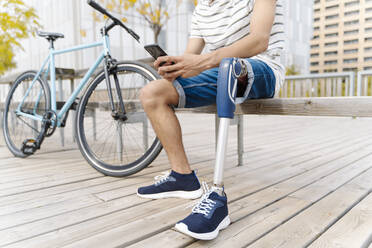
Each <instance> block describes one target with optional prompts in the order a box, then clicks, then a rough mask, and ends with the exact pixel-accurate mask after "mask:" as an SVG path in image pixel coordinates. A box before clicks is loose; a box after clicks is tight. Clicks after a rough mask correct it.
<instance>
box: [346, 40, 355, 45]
mask: <svg viewBox="0 0 372 248" xmlns="http://www.w3.org/2000/svg"><path fill="white" fill-rule="evenodd" d="M357 43H358V39H354V40H345V41H344V44H345V45H350V44H357Z"/></svg>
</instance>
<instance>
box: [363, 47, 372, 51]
mask: <svg viewBox="0 0 372 248" xmlns="http://www.w3.org/2000/svg"><path fill="white" fill-rule="evenodd" d="M364 51H365V52H372V47H366V48H364Z"/></svg>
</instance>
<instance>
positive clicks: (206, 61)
mask: <svg viewBox="0 0 372 248" xmlns="http://www.w3.org/2000/svg"><path fill="white" fill-rule="evenodd" d="M268 39H269V37H264V35H261V37H258V36H257V35H256V36H253V35H248V36H246V37H245V38H243V39H241V40H239V41H237V42H235V43H234V44H232V45H230V46H227V47H223V48H220V49H217V50H216V51H213V52H210V53H207V54H203V55H202V57H203V59H202V61H201V63H200V66H201V67H203V69H210V68H213V67H218V66H219V64H220V62H221V60H222V59H224V58H232V57H236V58H250V57H253V56H255V55H257V54H260V53H262V52H264V51H266V49H267V46H268Z"/></svg>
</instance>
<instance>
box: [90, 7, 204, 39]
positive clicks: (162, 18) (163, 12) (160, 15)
mask: <svg viewBox="0 0 372 248" xmlns="http://www.w3.org/2000/svg"><path fill="white" fill-rule="evenodd" d="M99 1H101V3H105V7H106V8H107V9H108V10H110V11H113V12H115V13H117V14H120V15H123V14H124V13H128V12H129V11H132V10H133V9H134V10H135V11H136V12H137V13H138V14H139V15H140V16H141V17H142V18H143V19H144V20H145V21H146V23H147V24H148V25H149V27H150V28H151V30H152V31H153V34H154V42H155V43H158V40H159V34H160V32H161V31H162V29H163V27H164V26H165V25H166V24H167V22H168V20H169V18H170V14H169V13H172V12H173V11H174V10H176V9H177V8H178V7H179V5H180V3H181V2H182V0H151V1H150V0H99ZM188 1H192V2H193V3H194V4H196V3H197V1H196V0H188ZM93 15H94V18H95V19H96V20H99V18H98V17H97V15H96V14H93ZM132 16H133V15H132ZM123 21H127V19H126V18H123Z"/></svg>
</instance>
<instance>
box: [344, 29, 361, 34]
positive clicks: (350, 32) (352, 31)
mask: <svg viewBox="0 0 372 248" xmlns="http://www.w3.org/2000/svg"><path fill="white" fill-rule="evenodd" d="M358 33H359V30H358V29H354V30H348V31H345V32H344V35H351V34H358Z"/></svg>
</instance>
